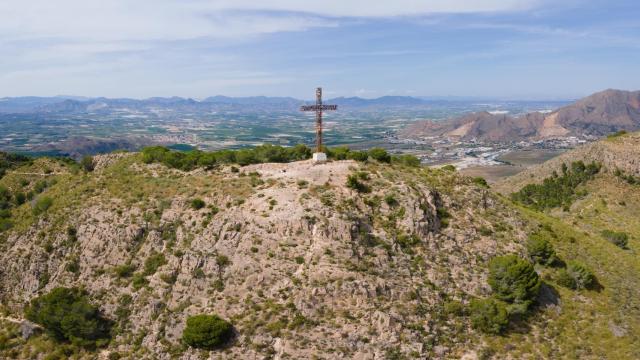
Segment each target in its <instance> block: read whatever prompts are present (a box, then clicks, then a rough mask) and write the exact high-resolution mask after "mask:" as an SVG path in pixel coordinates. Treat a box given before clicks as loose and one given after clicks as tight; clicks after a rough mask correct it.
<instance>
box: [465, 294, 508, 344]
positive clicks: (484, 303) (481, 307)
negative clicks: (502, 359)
mask: <svg viewBox="0 0 640 360" xmlns="http://www.w3.org/2000/svg"><path fill="white" fill-rule="evenodd" d="M469 310H470V313H471V326H473V328H474V329H478V330H480V331H482V332H485V333H487V334H493V335H498V334H501V333H503V332H504V331H505V330H506V329H507V326H508V325H509V313H508V312H507V306H506V305H505V303H504V302H502V301H499V300H496V299H493V298H488V299H473V300H471V304H470V306H469Z"/></svg>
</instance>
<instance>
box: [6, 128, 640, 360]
mask: <svg viewBox="0 0 640 360" xmlns="http://www.w3.org/2000/svg"><path fill="white" fill-rule="evenodd" d="M622 139H624V140H622ZM627 139H637V136H636V135H633V136H630V137H629V138H627V137H620V139H612V140H610V141H612V142H618V141H631V140H627ZM633 141H636V140H633ZM636 145H637V143H636ZM624 147H625V148H626V147H627V145H624ZM266 149H267V150H269V149H270V148H269V147H267V148H266ZM635 149H637V147H636V148H635ZM633 151H635V150H633ZM163 154H165V153H163V152H159V150H158V149H156V150H154V152H145V153H144V154H140V153H119V154H109V155H100V156H96V157H95V158H94V159H93V160H92V161H91V163H85V164H83V166H84V169H83V168H81V167H80V166H79V165H77V164H75V163H72V162H64V161H59V160H52V159H47V158H40V159H36V160H34V161H32V162H28V163H24V164H17V165H16V166H13V167H11V168H10V169H8V170H7V172H6V175H5V176H4V177H2V179H0V187H2V188H4V189H6V193H7V194H10V193H13V194H15V195H14V199H13V200H11V201H13V202H12V203H11V204H13V205H11V204H9V201H7V203H6V204H7V205H6V206H5V207H6V208H7V209H8V210H7V212H5V216H4V217H5V218H7V220H6V221H7V223H9V224H10V226H6V227H5V229H4V230H3V231H2V232H0V250H1V251H0V262H2V263H3V264H5V266H3V267H2V268H0V304H1V306H0V313H1V314H0V315H2V314H4V315H3V317H2V318H1V319H0V323H2V326H0V328H3V329H4V330H0V357H10V358H20V359H30V358H44V356H45V355H47V356H49V358H66V357H71V358H95V357H96V356H97V357H98V358H104V359H119V358H126V359H140V358H144V359H146V358H148V359H153V358H157V359H170V358H181V359H196V358H211V359H223V358H225V359H226V358H229V359H231V358H246V359H263V358H274V359H288V358H291V359H297V358H316V359H335V358H353V359H410V358H443V359H444V358H465V359H487V358H498V359H503V358H504V359H522V358H531V359H534V358H580V359H601V358H610V359H634V358H638V357H640V347H639V346H638V344H639V343H640V339H638V334H640V320H639V319H640V303H639V301H640V300H638V299H639V297H638V294H639V293H638V290H637V289H638V286H640V284H639V282H640V280H639V279H638V277H637V276H635V274H637V273H638V271H639V270H640V264H639V262H638V260H637V257H636V256H635V255H634V254H635V251H636V249H638V246H639V245H640V236H639V235H640V224H639V223H638V220H637V216H635V215H634V214H638V213H640V195H639V194H638V191H637V186H638V185H632V184H631V183H629V182H628V181H623V180H622V175H621V174H620V173H619V172H618V173H616V174H617V175H614V174H613V173H612V172H607V171H602V172H600V173H598V174H597V175H595V177H594V178H593V179H591V180H589V182H587V185H586V186H587V187H589V189H590V190H589V192H588V193H587V194H583V195H584V196H583V197H582V198H580V199H579V200H577V201H576V202H575V203H574V205H573V207H572V208H571V209H570V211H569V212H565V213H559V211H558V210H557V209H552V210H550V211H545V212H542V211H534V210H532V209H531V208H528V207H525V206H522V205H519V204H518V203H513V202H512V201H511V200H510V199H508V198H507V197H504V196H501V195H499V194H496V193H493V192H492V191H491V190H490V189H488V188H487V186H486V184H485V183H484V182H483V181H481V180H479V179H473V178H468V177H464V176H461V175H459V174H458V173H456V172H455V171H454V170H451V169H450V168H446V167H445V168H442V169H429V168H421V167H415V166H412V165H415V164H413V163H412V162H409V161H407V162H406V164H403V163H400V162H396V161H392V162H391V163H388V162H389V159H388V157H385V156H386V155H384V154H377V155H374V152H370V154H369V156H370V157H369V158H368V159H367V157H366V156H365V157H364V158H362V157H361V156H359V155H358V154H355V155H353V156H350V158H354V159H357V160H359V161H355V160H334V161H331V162H329V163H327V164H322V165H314V164H312V163H311V162H310V161H308V160H303V161H295V162H290V163H261V164H260V163H259V164H255V163H254V164H250V165H246V166H238V165H230V164H225V163H216V164H215V165H214V166H198V165H197V164H196V162H197V163H200V162H201V161H204V155H203V156H201V157H200V158H198V159H196V158H193V159H194V162H189V161H190V158H189V155H185V156H183V157H182V158H181V157H170V158H166V159H164V158H162V156H165V155H163ZM365 154H366V153H365ZM245 155H246V154H245ZM356 155H358V156H356ZM333 156H334V157H335V156H336V155H333ZM374 156H375V158H376V159H379V161H378V160H374V159H373V158H372V157H374ZM160 158H162V159H164V160H163V161H162V163H159V162H158V161H156V160H157V159H160ZM238 158H239V155H236V160H237V159H238ZM178 161H181V162H178ZM254 162H255V161H254ZM249 163H250V162H249ZM186 164H189V165H188V166H185V165H186ZM167 165H168V166H167ZM636 165H637V164H636ZM603 166H604V167H606V166H607V164H605V165H603ZM178 168H183V170H179V169H178ZM625 169H626V170H625V171H627V172H628V173H631V172H632V170H634V169H635V171H637V170H638V169H637V166H636V167H635V168H633V167H631V165H630V167H628V168H625ZM612 179H613V180H614V181H616V182H615V183H613V184H612ZM535 180H536V179H532V181H535ZM603 184H607V185H608V187H606V188H604V187H603V186H602V185H603ZM605 189H606V190H605ZM622 191H624V192H622ZM18 193H25V194H27V195H28V196H27V199H28V200H27V201H24V200H23V201H22V202H19V201H15V199H17V198H18V195H17V194H18ZM29 194H31V195H30V197H29ZM623 197H624V199H626V200H623ZM7 198H8V199H11V197H10V196H7ZM622 201H625V202H624V205H621V203H622ZM596 210H597V211H596ZM586 212H588V213H589V214H594V216H589V217H586V216H584V215H585V214H587V213H586ZM575 224H578V226H576V225H575ZM604 228H607V229H609V230H612V231H625V232H627V233H628V234H630V237H629V239H628V244H627V249H620V248H619V247H617V246H615V245H613V244H612V243H610V242H608V241H607V240H605V239H603V238H602V234H601V232H600V231H601V230H602V229H604ZM532 238H544V239H545V241H546V242H548V243H549V244H551V245H549V246H553V247H554V248H555V253H556V257H557V261H555V262H554V264H555V265H549V264H551V263H552V262H551V261H549V262H548V264H546V265H545V264H542V263H540V264H537V265H535V270H536V271H535V273H533V274H531V276H532V277H531V281H532V283H531V284H532V286H531V287H530V288H529V290H530V292H531V294H529V295H526V296H529V297H527V298H526V299H529V300H526V301H523V302H519V300H515V301H514V298H513V297H510V296H512V295H510V293H509V291H511V290H508V289H507V290H503V292H500V291H499V290H498V289H499V287H498V286H499V285H498V284H496V283H495V274H494V273H493V272H492V271H493V270H491V269H493V268H494V267H495V266H498V265H499V262H496V261H494V260H495V259H506V260H504V261H506V262H509V261H512V259H514V258H517V259H529V258H531V259H535V257H534V255H533V253H532V250H531V246H530V245H529V243H530V242H531V239H532ZM507 254H513V255H515V257H513V258H509V257H505V258H502V257H501V256H503V255H507ZM518 261H520V263H518V264H527V265H526V266H528V267H530V268H531V269H533V266H532V265H530V264H529V263H528V262H527V261H523V260H518ZM573 261H579V262H580V263H581V264H584V266H585V267H587V268H588V269H590V270H585V271H592V272H593V274H594V275H595V279H597V280H594V281H592V282H591V283H592V284H590V285H585V286H584V288H581V287H580V286H574V287H575V288H573V289H572V288H570V287H571V286H569V287H566V285H562V284H564V283H563V282H562V281H561V280H559V279H560V278H559V275H560V274H564V273H566V271H565V270H564V268H563V267H562V266H563V265H562V264H564V263H567V264H569V265H568V269H569V270H571V269H573V267H572V266H573ZM496 264H498V265H496ZM522 266H524V265H522ZM490 268H491V269H490ZM525 269H526V267H525ZM563 271H565V272H564V273H563ZM536 273H537V274H536ZM538 276H539V278H540V279H542V283H540V282H539V280H538ZM594 284H595V285H594ZM512 285H513V286H520V285H515V284H512ZM578 285H580V284H578ZM59 287H65V288H80V289H84V291H85V292H86V294H87V295H86V296H87V298H88V299H89V300H88V301H90V302H91V304H94V305H95V306H97V307H98V308H99V310H100V313H101V314H102V315H101V316H102V317H104V318H105V319H108V322H109V324H110V325H109V327H110V331H109V337H108V340H107V341H106V342H103V341H101V342H97V341H96V342H95V344H96V347H95V348H92V347H88V346H81V345H80V343H78V342H76V341H75V340H73V339H71V340H70V341H65V340H64V339H63V340H62V341H61V340H60V339H56V338H55V337H53V336H52V335H51V334H50V331H47V332H44V333H43V332H38V331H36V330H37V326H35V325H34V324H31V323H29V322H26V321H24V320H23V319H24V318H25V317H28V318H30V319H34V321H36V322H38V321H39V320H38V318H37V317H35V316H33V315H32V314H33V312H34V309H35V308H34V306H35V305H34V304H36V302H33V301H34V299H43V297H42V296H43V295H46V294H53V293H56V291H58V290H56V289H57V288H59ZM504 291H506V293H505V292H504ZM523 296H525V295H522V294H520V295H517V296H516V299H520V298H521V297H522V299H525V298H524V297H523ZM530 296H533V297H530ZM494 297H496V299H499V300H491V299H493V298H494ZM482 299H486V300H482ZM39 301H43V300H39ZM483 301H484V302H483ZM493 304H495V305H493ZM502 304H506V308H507V309H508V314H509V319H510V320H509V321H508V322H505V321H504V319H502V320H501V318H503V317H504V316H506V312H505V310H504V306H505V305H502ZM483 306H484V307H483ZM201 314H207V315H210V314H215V315H217V316H219V317H220V318H222V319H226V320H227V321H228V322H229V323H230V324H231V325H232V327H233V335H232V336H230V338H229V339H227V340H225V343H224V345H223V346H217V347H216V348H215V349H213V350H211V351H210V350H209V349H202V350H199V349H197V348H195V347H193V346H189V344H190V343H189V342H188V338H187V337H186V336H185V333H186V332H187V331H186V329H187V327H188V326H187V327H186V323H187V319H189V317H190V316H195V315H201ZM41 324H45V325H42V326H44V327H45V328H46V327H47V326H49V325H47V324H48V323H47V322H42V323H41ZM25 329H27V330H29V329H30V330H29V331H26V335H25V336H22V335H24V334H25ZM34 329H36V330H34ZM45 330H47V329H45ZM32 331H33V332H34V333H33V334H32ZM101 336H103V335H101ZM61 344H62V346H61Z"/></svg>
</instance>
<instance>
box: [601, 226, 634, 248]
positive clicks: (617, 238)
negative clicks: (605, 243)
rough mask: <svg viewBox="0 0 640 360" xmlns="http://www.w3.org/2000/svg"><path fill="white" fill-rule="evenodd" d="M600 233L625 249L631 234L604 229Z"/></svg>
mask: <svg viewBox="0 0 640 360" xmlns="http://www.w3.org/2000/svg"><path fill="white" fill-rule="evenodd" d="M600 234H601V235H602V237H603V238H605V239H607V240H609V241H610V242H611V243H612V244H614V245H616V246H617V247H620V248H622V249H625V248H626V247H627V244H628V243H629V234H627V233H625V232H619V231H611V230H602V232H601V233H600Z"/></svg>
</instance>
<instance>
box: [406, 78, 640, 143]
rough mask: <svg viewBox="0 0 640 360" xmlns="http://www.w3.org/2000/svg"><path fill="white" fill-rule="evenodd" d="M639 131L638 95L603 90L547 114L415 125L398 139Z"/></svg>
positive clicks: (482, 115) (476, 116)
mask: <svg viewBox="0 0 640 360" xmlns="http://www.w3.org/2000/svg"><path fill="white" fill-rule="evenodd" d="M638 129H640V91H633V92H632V91H622V90H612V89H609V90H605V91H602V92H598V93H595V94H593V95H591V96H588V97H586V98H583V99H581V100H578V101H577V102H575V103H573V104H570V105H567V106H564V107H561V108H559V109H557V110H555V111H553V112H550V113H542V112H530V113H526V114H523V115H520V116H512V115H509V114H496V113H489V112H474V113H470V114H466V115H463V116H460V117H456V118H452V119H448V120H444V121H431V120H425V121H418V122H416V123H414V124H412V125H410V126H408V127H407V128H406V129H404V130H403V131H401V133H400V134H401V136H404V137H410V138H422V137H433V136H438V137H441V136H445V137H450V138H457V139H460V140H472V139H476V140H481V141H490V142H512V141H521V140H540V139H549V138H557V137H566V136H579V137H588V136H592V137H601V136H604V135H607V134H610V133H612V132H616V131H620V130H626V131H635V130H638Z"/></svg>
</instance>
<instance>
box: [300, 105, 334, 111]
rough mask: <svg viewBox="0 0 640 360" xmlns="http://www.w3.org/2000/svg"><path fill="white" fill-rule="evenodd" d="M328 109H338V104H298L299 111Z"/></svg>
mask: <svg viewBox="0 0 640 360" xmlns="http://www.w3.org/2000/svg"><path fill="white" fill-rule="evenodd" d="M319 110H320V111H328V110H338V105H303V106H300V111H319Z"/></svg>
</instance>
